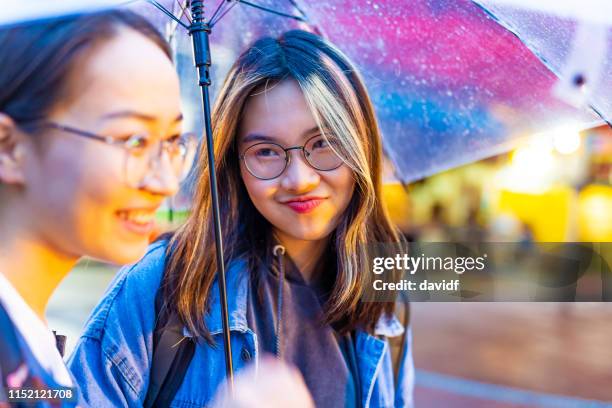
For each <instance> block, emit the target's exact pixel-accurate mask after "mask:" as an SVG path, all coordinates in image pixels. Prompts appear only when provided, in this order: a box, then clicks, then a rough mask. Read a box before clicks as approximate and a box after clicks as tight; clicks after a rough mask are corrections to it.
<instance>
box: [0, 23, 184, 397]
mask: <svg viewBox="0 0 612 408" xmlns="http://www.w3.org/2000/svg"><path fill="white" fill-rule="evenodd" d="M0 61H2V64H0V228H1V230H0V231H1V233H0V331H1V332H2V336H1V338H0V405H3V402H6V400H7V398H10V397H11V395H10V394H9V395H8V396H7V395H4V390H5V389H6V387H12V388H18V389H24V388H28V387H37V388H40V386H41V384H42V385H45V386H47V387H48V388H49V389H51V390H56V389H58V388H60V387H63V388H70V387H73V386H74V385H75V384H73V382H72V379H71V377H70V376H69V374H68V371H67V369H66V367H65V366H64V364H63V362H62V360H61V358H60V356H59V354H58V352H57V350H56V348H55V341H54V338H53V336H52V334H51V332H50V331H49V329H48V328H47V327H46V324H45V323H44V320H45V317H44V314H45V309H46V305H47V302H48V300H49V297H50V296H51V294H52V293H53V291H54V290H55V288H56V287H57V285H58V284H59V283H60V281H61V280H62V279H63V278H64V276H65V275H66V274H67V273H68V272H69V271H70V269H71V268H72V267H73V266H74V264H75V263H76V262H77V261H78V259H79V258H80V257H82V256H84V255H87V256H90V257H95V258H98V259H100V260H104V261H107V262H114V263H127V262H133V261H136V260H137V259H139V258H140V257H141V256H142V255H143V254H144V252H145V249H146V247H147V245H148V236H149V233H150V232H151V230H152V227H153V216H154V214H155V211H156V209H157V208H158V207H159V206H160V204H161V203H162V200H164V199H165V198H166V197H168V196H170V195H173V194H174V193H176V191H177V189H178V183H179V181H180V177H181V175H182V174H183V173H184V168H185V167H186V166H188V164H189V163H188V161H189V155H188V154H187V152H189V151H193V146H192V144H193V143H192V142H191V139H190V136H188V135H182V134H181V129H180V126H181V116H180V98H179V84H178V77H177V75H176V73H175V70H174V68H173V65H172V61H171V58H170V52H169V49H168V46H167V44H166V43H165V41H164V40H163V38H162V37H161V36H160V35H159V34H158V33H157V31H156V30H155V28H154V27H153V26H151V25H150V24H149V23H147V21H145V20H144V19H142V18H141V17H138V16H137V15H135V14H133V13H129V12H119V11H114V12H104V13H98V14H92V15H87V16H72V17H68V18H61V19H57V20H49V21H44V22H37V23H36V24H34V25H31V26H27V27H19V26H15V27H12V28H7V29H2V30H0ZM125 78H130V81H126V80H125ZM153 83H154V84H155V86H151V84H153ZM190 143H191V144H190ZM56 394H57V395H60V396H61V397H62V398H61V400H58V401H56V402H57V403H58V404H59V405H62V406H63V405H74V404H75V402H76V395H77V393H76V392H72V391H71V393H70V395H68V394H67V393H66V392H63V393H56ZM41 395H43V394H41ZM44 395H47V397H45V398H48V396H49V395H51V394H44ZM54 395H55V394H54ZM70 397H71V398H70ZM54 406H55V405H54Z"/></svg>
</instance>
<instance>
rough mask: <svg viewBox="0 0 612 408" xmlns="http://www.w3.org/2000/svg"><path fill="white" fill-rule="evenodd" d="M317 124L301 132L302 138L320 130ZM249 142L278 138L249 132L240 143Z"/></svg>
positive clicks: (275, 140) (275, 139)
mask: <svg viewBox="0 0 612 408" xmlns="http://www.w3.org/2000/svg"><path fill="white" fill-rule="evenodd" d="M320 131H321V130H320V129H319V127H318V126H315V127H313V128H311V129H308V130H307V131H305V132H303V133H302V138H304V137H306V136H309V135H311V134H313V133H315V132H320ZM250 142H278V139H277V138H276V137H274V136H268V135H263V134H260V133H249V134H248V135H246V136H245V137H244V138H243V139H242V143H250Z"/></svg>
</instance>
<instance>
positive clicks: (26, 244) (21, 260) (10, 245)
mask: <svg viewBox="0 0 612 408" xmlns="http://www.w3.org/2000/svg"><path fill="white" fill-rule="evenodd" d="M4 221H6V222H4ZM0 225H2V234H0V273H2V274H3V275H4V276H5V277H6V278H7V279H8V280H9V282H11V284H12V285H13V286H14V287H15V289H16V290H17V292H19V294H20V295H21V297H22V298H23V299H24V300H25V302H26V303H27V304H28V306H30V307H31V308H32V310H33V311H34V312H35V313H36V314H37V315H38V317H40V318H41V320H43V321H45V310H46V308H47V303H48V302H49V299H50V298H51V295H52V294H53V292H54V291H55V289H56V288H57V286H58V285H59V284H60V282H61V281H62V279H64V277H65V276H66V275H67V274H68V272H70V270H71V269H72V268H73V267H74V265H75V264H76V262H77V261H78V258H77V257H74V256H67V255H66V254H64V253H61V252H59V251H56V250H54V249H52V248H51V247H50V245H48V244H46V243H45V242H44V241H43V240H37V239H34V238H33V237H32V236H30V234H28V233H27V232H26V231H24V230H23V229H20V228H18V227H17V226H16V225H14V224H12V225H11V223H10V221H8V220H7V219H6V217H0Z"/></svg>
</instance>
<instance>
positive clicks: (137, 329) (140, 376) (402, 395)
mask: <svg viewBox="0 0 612 408" xmlns="http://www.w3.org/2000/svg"><path fill="white" fill-rule="evenodd" d="M166 246H167V241H161V242H158V243H155V244H153V245H151V247H150V248H149V250H148V252H147V254H146V255H145V256H144V258H143V259H142V260H141V261H139V262H138V263H137V264H135V265H131V266H127V267H125V268H123V269H122V270H121V271H120V272H119V274H118V275H117V277H116V278H115V279H114V281H113V283H112V284H111V285H110V287H109V289H108V290H107V292H106V294H105V295H104V297H103V298H102V300H101V302H100V303H99V304H98V306H96V308H95V310H94V312H93V314H92V315H91V317H90V318H89V320H88V322H87V324H86V327H85V331H84V333H83V334H82V336H81V338H80V339H79V342H78V344H77V346H76V349H75V351H74V353H73V354H72V356H71V357H70V359H69V361H68V367H69V368H70V370H71V371H72V374H73V375H74V377H75V379H76V382H77V384H78V385H79V387H80V390H81V393H82V397H83V398H84V400H85V401H86V402H87V403H88V404H89V405H91V406H95V407H111V406H112V407H138V406H142V404H143V402H144V399H145V396H146V393H147V388H148V385H149V370H150V368H151V360H152V354H153V330H154V326H155V319H156V316H155V295H156V292H157V290H158V288H159V285H160V282H161V279H162V275H163V269H164V262H165V255H166ZM226 279H227V293H228V303H229V304H228V307H229V323H230V330H231V336H230V337H231V346H232V353H233V361H234V370H235V371H236V372H240V370H241V369H242V368H243V367H245V366H246V365H248V364H249V363H251V362H254V363H255V364H257V361H258V358H259V348H258V343H257V336H256V335H255V334H254V333H253V331H252V330H251V329H250V328H249V327H248V325H247V318H246V316H247V311H246V305H247V296H248V291H249V286H250V285H249V274H248V270H247V268H246V263H245V262H242V261H236V262H233V263H231V264H230V265H229V266H228V269H227V272H226ZM210 296H211V297H212V299H211V300H212V308H211V313H209V314H207V315H206V317H205V321H206V325H207V327H208V329H209V330H210V333H211V335H212V336H213V339H214V340H215V343H216V344H217V345H221V344H222V342H223V340H222V335H221V333H222V322H221V311H220V303H219V294H218V288H217V285H216V283H215V284H214V285H213V287H212V288H211V292H210ZM403 330H404V329H403V327H402V325H401V323H400V322H399V321H398V320H397V319H396V318H395V316H392V317H385V318H382V319H381V320H380V321H379V322H378V324H377V326H376V330H375V335H370V334H368V333H366V332H365V331H359V330H358V331H357V332H356V340H355V341H356V354H357V360H358V361H357V366H358V370H359V376H360V384H361V387H362V393H361V395H362V396H363V401H362V403H363V406H364V407H410V406H412V390H413V383H414V366H413V361H412V351H411V335H410V333H408V335H407V336H406V342H407V344H406V347H405V349H404V350H405V352H404V355H403V356H402V357H403V358H402V361H401V366H400V374H399V377H398V384H397V386H394V379H393V368H392V363H391V356H390V353H389V344H388V342H387V340H386V339H385V337H388V336H397V335H400V334H402V333H403ZM323 372H324V371H323ZM330 375H332V376H333V373H330ZM224 380H225V358H224V354H223V347H213V346H210V345H209V344H208V343H206V342H198V344H197V346H196V350H195V354H194V356H193V359H192V361H191V364H190V366H189V367H188V369H187V373H186V375H185V378H184V380H183V383H182V384H181V386H180V388H179V390H178V392H177V393H176V396H175V398H174V401H173V403H172V405H171V406H172V407H176V408H178V407H184V408H194V407H204V406H207V405H210V404H211V402H212V399H213V397H214V396H215V393H216V391H217V389H218V387H219V385H220V384H222V383H223V382H224Z"/></svg>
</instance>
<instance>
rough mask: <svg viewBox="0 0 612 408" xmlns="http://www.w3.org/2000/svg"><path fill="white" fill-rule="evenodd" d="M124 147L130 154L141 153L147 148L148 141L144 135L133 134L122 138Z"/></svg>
mask: <svg viewBox="0 0 612 408" xmlns="http://www.w3.org/2000/svg"><path fill="white" fill-rule="evenodd" d="M122 140H124V142H125V147H126V149H128V150H129V151H130V152H132V153H139V152H143V151H144V150H146V149H147V147H148V146H149V139H148V137H147V136H146V135H142V134H134V135H131V136H127V137H125V138H123V139H122Z"/></svg>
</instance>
